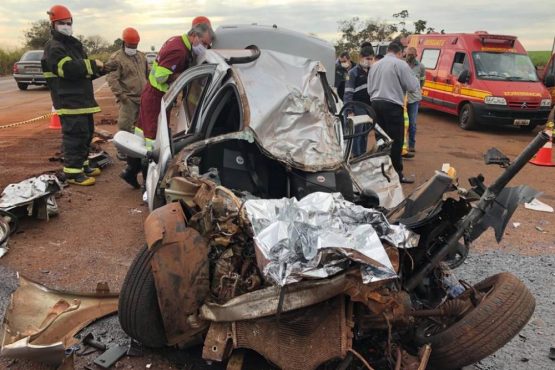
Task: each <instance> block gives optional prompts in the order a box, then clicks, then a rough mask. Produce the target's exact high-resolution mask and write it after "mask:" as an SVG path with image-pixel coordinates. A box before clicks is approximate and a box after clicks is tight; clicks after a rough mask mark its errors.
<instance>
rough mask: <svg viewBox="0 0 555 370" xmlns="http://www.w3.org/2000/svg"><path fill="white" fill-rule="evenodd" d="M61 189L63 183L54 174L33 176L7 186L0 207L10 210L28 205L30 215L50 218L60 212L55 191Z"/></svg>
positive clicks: (0, 199)
mask: <svg viewBox="0 0 555 370" xmlns="http://www.w3.org/2000/svg"><path fill="white" fill-rule="evenodd" d="M61 189H62V185H61V184H60V181H59V180H58V178H57V177H56V176H54V175H40V176H38V177H31V178H29V179H27V180H24V181H21V182H20V183H17V184H10V185H8V186H6V188H5V189H4V191H3V192H2V196H1V197H0V209H1V210H5V211H9V210H12V209H14V208H19V207H24V206H26V207H27V214H28V215H29V216H32V215H33V214H36V215H37V217H38V218H40V219H48V218H49V217H50V216H52V215H55V214H57V213H58V205H57V204H56V199H55V198H54V193H56V192H58V191H60V190H61Z"/></svg>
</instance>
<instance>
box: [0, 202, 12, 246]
mask: <svg viewBox="0 0 555 370" xmlns="http://www.w3.org/2000/svg"><path fill="white" fill-rule="evenodd" d="M13 231H14V230H12V228H11V226H10V221H9V220H8V219H7V218H4V216H3V215H2V212H0V257H2V256H3V255H4V254H6V253H8V239H9V237H10V234H11V233H12V232H13Z"/></svg>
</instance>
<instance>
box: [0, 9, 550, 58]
mask: <svg viewBox="0 0 555 370" xmlns="http://www.w3.org/2000/svg"><path fill="white" fill-rule="evenodd" d="M64 4H66V6H67V7H68V8H69V9H70V10H71V11H72V13H73V15H74V21H75V26H74V29H75V32H76V33H77V34H83V35H92V34H99V35H101V36H103V37H104V38H106V39H107V40H108V41H112V40H114V39H116V38H117V37H119V36H120V33H121V30H122V29H123V28H125V27H128V26H132V27H136V28H137V29H138V30H139V32H140V33H141V39H142V40H143V42H142V44H143V45H145V47H144V48H145V49H146V48H148V46H150V45H155V46H156V47H157V48H159V47H160V46H161V45H162V43H163V42H164V41H165V40H166V39H168V38H169V37H171V36H173V35H179V34H183V33H184V32H186V31H187V30H188V28H189V26H190V24H191V20H192V19H193V17H194V16H196V15H206V16H208V17H209V18H210V19H211V20H212V23H213V24H214V25H215V26H216V27H217V26H218V25H223V24H250V23H258V24H277V25H278V26H280V27H284V28H290V29H294V30H297V31H301V32H306V33H314V34H316V35H318V36H319V37H322V38H324V39H327V40H329V41H335V40H336V39H337V38H338V34H337V25H338V23H337V22H338V21H339V20H341V19H347V18H351V17H355V16H358V17H360V18H372V19H381V20H385V21H388V20H392V19H393V18H392V14H393V13H396V12H399V11H401V10H403V9H407V10H408V11H409V13H410V16H411V19H410V20H409V22H411V21H415V20H418V19H424V20H427V21H428V25H429V26H431V27H435V28H436V29H437V30H441V29H445V30H446V31H447V32H474V31H476V30H487V31H488V32H490V33H503V34H513V35H516V36H518V37H519V39H520V40H521V41H522V42H523V43H524V45H525V47H527V48H528V49H531V50H538V49H539V50H548V49H550V47H551V43H552V39H551V37H552V35H551V34H548V32H546V30H553V29H555V21H554V18H553V15H552V0H538V1H535V2H534V4H533V6H526V5H523V3H522V2H521V1H516V0H504V1H503V0H491V1H489V2H487V3H485V2H484V1H483V0H466V1H465V2H464V3H458V4H454V3H452V2H449V3H446V2H444V1H441V0H428V1H426V0H415V1H411V2H410V3H407V2H402V1H399V0H392V1H387V2H385V1H363V0H349V1H345V0H342V1H337V0H235V1H230V0H215V1H214V0H159V1H154V0H114V1H106V0H88V1H78V0H67V1H65V2H64ZM50 5H51V3H50V2H45V1H33V0H26V1H21V0H18V1H14V0H3V2H2V4H1V5H0V14H2V19H0V46H12V47H15V46H18V45H21V44H22V43H23V31H24V30H25V29H27V28H29V26H30V24H31V22H33V21H36V20H38V19H45V18H46V17H47V16H46V13H45V12H46V10H47V9H48V7H50ZM146 45H148V46H146Z"/></svg>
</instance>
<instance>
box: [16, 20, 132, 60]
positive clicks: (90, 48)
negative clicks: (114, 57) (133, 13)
mask: <svg viewBox="0 0 555 370" xmlns="http://www.w3.org/2000/svg"><path fill="white" fill-rule="evenodd" d="M24 37H25V47H26V48H27V49H42V48H44V44H46V42H47V41H48V40H49V39H50V21H48V20H46V19H42V20H40V21H36V22H33V23H32V24H31V28H29V29H28V30H26V31H25V32H24ZM75 37H76V38H77V39H78V40H79V41H81V42H82V43H83V46H84V48H85V51H86V52H87V54H101V53H110V52H114V51H117V50H119V49H120V48H121V46H122V45H123V40H122V39H120V38H117V39H115V40H114V41H113V42H112V43H110V42H108V41H107V40H106V39H104V38H103V37H102V36H100V35H91V36H83V35H75Z"/></svg>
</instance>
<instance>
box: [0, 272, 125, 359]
mask: <svg viewBox="0 0 555 370" xmlns="http://www.w3.org/2000/svg"><path fill="white" fill-rule="evenodd" d="M117 307H118V295H117V294H111V293H107V292H106V291H105V289H104V290H102V291H98V292H97V293H83V294H81V293H64V292H59V291H55V290H51V289H48V288H46V287H44V286H42V285H40V284H38V283H35V282H33V281H31V280H28V279H26V278H24V277H20V278H19V288H17V290H16V291H15V292H14V293H13V294H12V298H11V302H10V305H9V306H8V308H7V310H6V314H5V316H4V322H3V333H2V349H1V355H2V356H3V357H9V358H16V359H26V360H35V361H40V362H46V363H51V364H60V363H61V362H62V360H63V358H64V349H65V348H69V347H71V346H72V345H75V344H77V343H78V342H79V341H78V340H77V339H76V338H74V335H75V334H77V333H78V332H79V331H80V330H81V329H83V328H84V327H85V326H87V325H88V324H90V323H91V322H93V321H95V320H97V319H99V318H101V317H104V316H106V315H109V314H112V313H114V312H116V311H117Z"/></svg>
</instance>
